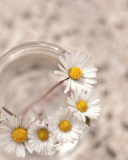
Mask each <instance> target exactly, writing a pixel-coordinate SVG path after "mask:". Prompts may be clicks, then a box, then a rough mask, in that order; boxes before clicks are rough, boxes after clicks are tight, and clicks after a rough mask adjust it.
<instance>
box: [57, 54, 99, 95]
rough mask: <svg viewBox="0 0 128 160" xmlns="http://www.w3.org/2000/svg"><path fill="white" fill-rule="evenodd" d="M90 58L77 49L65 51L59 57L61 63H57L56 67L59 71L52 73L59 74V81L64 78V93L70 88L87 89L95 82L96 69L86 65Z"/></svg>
mask: <svg viewBox="0 0 128 160" xmlns="http://www.w3.org/2000/svg"><path fill="white" fill-rule="evenodd" d="M90 59H91V58H89V57H88V56H86V55H85V53H83V52H77V51H74V52H71V53H70V54H69V53H65V57H61V56H60V57H59V60H60V62H61V65H60V64H58V67H59V69H60V70H61V71H55V72H54V73H55V74H58V75H60V78H59V81H62V80H65V79H66V80H65V81H64V84H65V85H66V88H65V91H64V93H67V92H68V91H69V89H70V88H71V89H75V88H79V89H80V88H83V89H84V90H86V91H88V90H90V89H91V88H92V85H93V84H95V83H96V80H94V79H93V78H95V77H96V71H97V69H96V68H95V67H94V66H93V65H90V66H87V64H88V62H89V61H90Z"/></svg>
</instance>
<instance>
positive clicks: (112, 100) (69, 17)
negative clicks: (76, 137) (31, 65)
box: [0, 0, 128, 160]
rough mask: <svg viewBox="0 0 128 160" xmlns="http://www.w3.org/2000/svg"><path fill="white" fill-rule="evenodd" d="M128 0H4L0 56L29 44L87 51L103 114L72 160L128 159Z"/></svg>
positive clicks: (0, 5)
mask: <svg viewBox="0 0 128 160" xmlns="http://www.w3.org/2000/svg"><path fill="white" fill-rule="evenodd" d="M127 35H128V0H104V1H103V0H65V1H62V0H54V1H53V0H36V1H34V0H22V1H21V0H0V54H2V53H4V52H5V51H6V50H8V49H10V48H12V47H14V46H16V45H19V44H21V43H24V42H30V41H44V42H49V43H53V44H56V45H58V46H60V47H62V48H64V49H65V50H67V51H71V50H79V51H84V52H85V53H86V54H87V55H89V56H92V58H93V60H92V62H93V63H94V64H95V65H96V67H97V68H98V69H99V72H98V78H97V80H98V84H97V85H96V86H95V89H96V91H97V92H98V94H99V96H100V99H101V102H102V111H101V115H100V117H99V118H98V120H97V121H96V127H95V128H89V134H87V138H86V141H84V142H82V147H81V148H79V149H78V150H77V152H75V151H74V152H75V154H74V156H73V158H72V159H73V160H77V159H79V160H103V159H104V160H113V159H116V160H128V106H127V105H128V100H127V99H128V98H127V97H128V95H127V94H128V91H127V90H128V38H127Z"/></svg>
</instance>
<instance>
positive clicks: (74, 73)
mask: <svg viewBox="0 0 128 160" xmlns="http://www.w3.org/2000/svg"><path fill="white" fill-rule="evenodd" d="M69 76H70V77H71V78H72V79H74V80H78V79H80V78H81V76H82V70H81V69H80V68H78V67H73V68H72V69H70V71H69Z"/></svg>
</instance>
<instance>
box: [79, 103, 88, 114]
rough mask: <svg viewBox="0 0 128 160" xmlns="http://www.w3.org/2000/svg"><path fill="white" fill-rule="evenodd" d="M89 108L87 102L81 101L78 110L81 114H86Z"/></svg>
mask: <svg viewBox="0 0 128 160" xmlns="http://www.w3.org/2000/svg"><path fill="white" fill-rule="evenodd" d="M87 108H88V105H87V103H86V102H85V101H79V102H78V103H77V109H78V110H79V111H81V112H85V111H86V110H87Z"/></svg>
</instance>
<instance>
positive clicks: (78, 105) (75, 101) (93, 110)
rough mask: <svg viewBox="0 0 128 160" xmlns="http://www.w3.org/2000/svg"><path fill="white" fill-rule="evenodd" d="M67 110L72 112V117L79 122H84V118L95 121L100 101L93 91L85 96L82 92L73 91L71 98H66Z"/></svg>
mask: <svg viewBox="0 0 128 160" xmlns="http://www.w3.org/2000/svg"><path fill="white" fill-rule="evenodd" d="M67 102H68V104H69V109H70V110H71V111H73V112H74V115H75V116H76V117H77V118H78V119H79V120H81V121H84V122H86V118H85V117H88V118H90V119H95V118H97V116H98V115H99V112H100V106H101V105H100V104H99V102H100V100H99V99H98V98H97V95H96V93H95V92H94V91H89V92H88V93H87V94H86V92H85V91H84V90H79V91H77V90H74V92H73V93H71V97H70V98H69V97H68V98H67Z"/></svg>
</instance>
